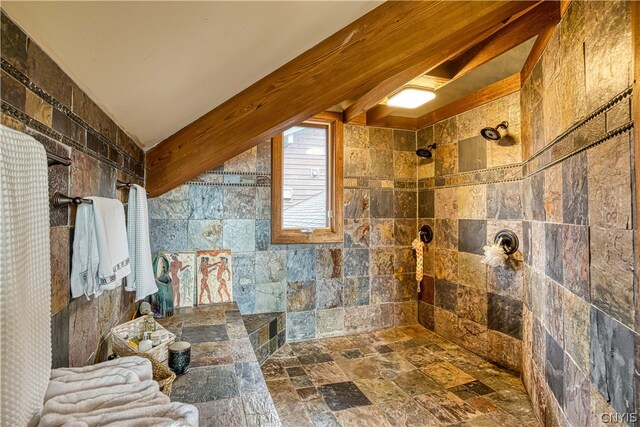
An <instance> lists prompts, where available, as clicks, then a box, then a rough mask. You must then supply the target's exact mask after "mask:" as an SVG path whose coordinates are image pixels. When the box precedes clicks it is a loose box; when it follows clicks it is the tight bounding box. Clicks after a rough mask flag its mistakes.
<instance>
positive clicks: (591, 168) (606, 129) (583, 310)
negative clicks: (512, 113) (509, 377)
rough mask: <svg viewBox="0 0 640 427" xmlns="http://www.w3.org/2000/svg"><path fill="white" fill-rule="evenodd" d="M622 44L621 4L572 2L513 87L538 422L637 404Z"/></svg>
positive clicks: (581, 418) (578, 419) (631, 409)
mask: <svg viewBox="0 0 640 427" xmlns="http://www.w3.org/2000/svg"><path fill="white" fill-rule="evenodd" d="M631 43H632V42H631V23H630V8H629V3H628V2H625V1H615V2H577V1H574V2H571V5H570V7H569V9H568V11H567V13H566V15H565V16H564V17H563V19H562V21H561V23H560V25H559V26H558V27H557V28H556V31H555V33H554V35H553V37H552V38H551V40H550V42H549V44H548V45H547V48H546V50H545V51H544V53H543V55H542V57H541V58H540V60H539V61H538V63H537V65H536V66H535V68H534V70H533V72H532V74H531V76H530V77H529V78H528V79H527V80H526V82H525V84H524V86H523V89H522V99H521V105H522V118H523V123H522V139H523V152H524V159H525V164H524V167H523V174H524V181H523V206H524V222H523V253H524V275H523V277H524V290H525V299H524V307H523V316H524V325H523V338H524V350H523V356H524V357H523V378H524V383H525V386H526V388H527V390H528V392H529V394H530V396H531V398H532V401H533V404H534V405H533V406H534V408H536V410H537V411H538V416H539V418H540V419H541V420H543V421H544V422H545V423H547V425H569V424H570V425H572V426H585V425H605V424H609V423H613V422H618V423H620V422H621V421H624V422H626V423H628V424H630V425H635V424H634V423H635V421H634V419H633V418H629V417H633V415H632V414H634V413H635V414H636V417H637V415H638V407H640V397H639V395H640V377H639V375H640V352H639V348H640V347H639V346H640V339H639V332H640V319H639V315H640V312H639V310H638V285H637V274H634V270H635V269H636V268H637V266H636V262H635V260H636V256H637V252H636V251H637V236H636V231H637V230H636V229H635V215H637V211H636V210H635V209H634V191H635V190H634V188H635V185H636V184H635V183H634V182H633V168H634V161H633V156H634V153H633V137H632V134H631V132H630V131H629V129H630V128H631V125H632V124H631V96H630V94H631V93H630V92H631V89H630V85H631V83H632V79H633V77H632V71H631V58H632V46H631ZM636 125H637V124H636ZM635 155H637V153H636V154H635ZM634 364H635V366H634ZM616 414H617V416H618V417H619V418H617V419H616V418H614V417H615V416H616ZM623 414H627V415H626V417H627V418H622V417H621V416H622V415H623ZM636 420H637V418H636ZM620 425H622V424H620Z"/></svg>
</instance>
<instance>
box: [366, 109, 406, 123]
mask: <svg viewBox="0 0 640 427" xmlns="http://www.w3.org/2000/svg"><path fill="white" fill-rule="evenodd" d="M398 110H400V109H399V108H396V107H389V106H388V105H383V104H380V105H376V106H375V107H373V108H372V109H370V110H369V111H367V113H366V117H367V125H369V126H375V125H373V123H376V122H379V121H380V120H382V119H384V118H385V117H387V116H390V115H391V114H393V113H394V112H396V111H398Z"/></svg>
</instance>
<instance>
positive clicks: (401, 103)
mask: <svg viewBox="0 0 640 427" xmlns="http://www.w3.org/2000/svg"><path fill="white" fill-rule="evenodd" d="M435 97H436V94H435V93H433V92H431V91H430V90H425V89H418V88H415V87H405V88H404V89H402V90H400V91H399V92H397V93H395V94H393V95H391V96H390V97H389V99H388V100H387V105H388V106H390V107H398V108H417V107H419V106H421V105H423V104H426V103H427V102H429V101H431V100H432V99H434V98H435Z"/></svg>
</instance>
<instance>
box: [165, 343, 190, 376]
mask: <svg viewBox="0 0 640 427" xmlns="http://www.w3.org/2000/svg"><path fill="white" fill-rule="evenodd" d="M190 362H191V344H189V343H188V342H186V341H178V342H174V343H173V344H171V345H170V346H169V369H171V370H172V371H173V372H175V373H176V375H182V374H184V373H186V372H187V371H188V370H189V363H190Z"/></svg>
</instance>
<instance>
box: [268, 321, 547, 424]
mask: <svg viewBox="0 0 640 427" xmlns="http://www.w3.org/2000/svg"><path fill="white" fill-rule="evenodd" d="M262 372H263V374H264V377H265V379H266V381H267V386H268V388H269V392H270V393H271V396H272V398H273V401H274V403H275V405H276V409H277V411H278V414H279V415H280V419H281V421H282V424H283V425H284V426H296V427H302V426H367V427H370V426H376V427H382V426H519V427H524V426H538V425H539V424H538V421H537V420H536V417H535V415H534V413H533V409H532V407H531V404H530V402H529V398H528V396H527V394H526V392H525V390H524V387H523V385H522V382H521V381H520V379H519V378H518V377H517V376H515V375H513V374H511V373H510V372H508V371H506V370H504V369H501V368H499V367H497V366H495V365H493V364H491V363H489V362H487V361H485V360H484V359H482V358H480V357H478V356H476V355H475V354H473V353H470V352H469V351H466V350H464V349H463V348H461V347H459V346H457V345H455V344H453V343H451V342H450V341H447V340H445V339H444V338H442V337H440V336H438V335H436V334H434V333H433V332H431V331H429V330H427V329H425V328H423V327H422V326H419V325H412V326H405V327H400V328H393V329H384V330H380V331H375V332H370V333H364V334H358V335H350V336H346V337H336V338H325V339H318V340H313V341H305V342H301V343H288V344H285V346H283V347H282V348H281V349H280V350H278V351H277V352H276V353H274V355H273V356H271V358H269V360H267V361H266V362H265V363H264V364H263V365H262Z"/></svg>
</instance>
